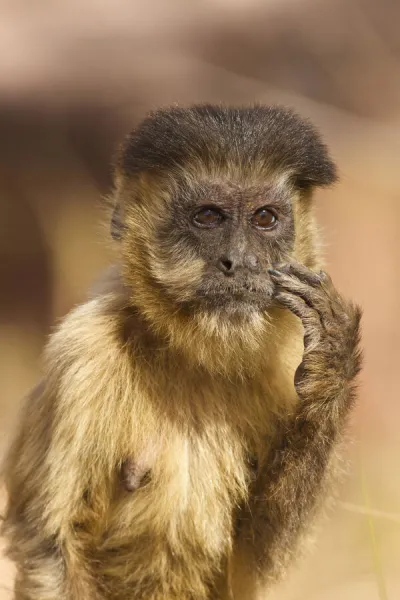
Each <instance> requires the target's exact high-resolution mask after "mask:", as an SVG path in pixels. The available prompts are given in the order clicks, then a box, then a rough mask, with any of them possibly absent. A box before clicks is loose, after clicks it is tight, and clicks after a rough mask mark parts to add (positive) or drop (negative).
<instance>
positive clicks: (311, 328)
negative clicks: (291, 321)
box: [274, 291, 321, 350]
mask: <svg viewBox="0 0 400 600" xmlns="http://www.w3.org/2000/svg"><path fill="white" fill-rule="evenodd" d="M274 299H275V300H276V301H277V302H279V304H281V305H282V306H284V307H285V308H287V309H289V310H290V311H291V312H292V313H293V314H294V315H296V317H298V318H299V319H300V320H301V322H302V324H303V328H304V348H305V349H306V350H308V349H310V348H314V347H315V346H316V345H317V344H318V343H319V341H320V339H321V321H320V319H319V317H318V313H317V312H316V311H315V310H313V309H312V308H310V307H309V306H307V304H306V303H305V302H304V301H303V300H302V299H301V298H299V297H297V296H294V295H292V294H289V293H286V292H282V291H278V292H276V294H275V295H274Z"/></svg>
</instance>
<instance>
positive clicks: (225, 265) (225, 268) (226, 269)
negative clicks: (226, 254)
mask: <svg viewBox="0 0 400 600" xmlns="http://www.w3.org/2000/svg"><path fill="white" fill-rule="evenodd" d="M218 267H219V269H220V270H221V271H222V272H223V273H233V261H231V260H229V258H220V259H219V261H218Z"/></svg>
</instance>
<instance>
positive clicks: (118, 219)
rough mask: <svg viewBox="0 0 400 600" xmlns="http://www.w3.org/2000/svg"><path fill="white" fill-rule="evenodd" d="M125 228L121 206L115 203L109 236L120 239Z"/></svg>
mask: <svg viewBox="0 0 400 600" xmlns="http://www.w3.org/2000/svg"><path fill="white" fill-rule="evenodd" d="M124 229H125V226H124V224H123V221H122V214H121V207H120V205H119V204H118V203H117V204H116V205H115V208H114V212H113V214H112V217H111V227H110V231H111V237H112V238H113V240H120V239H121V237H122V232H123V230H124Z"/></svg>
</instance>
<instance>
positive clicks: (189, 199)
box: [158, 178, 294, 314]
mask: <svg viewBox="0 0 400 600" xmlns="http://www.w3.org/2000/svg"><path fill="white" fill-rule="evenodd" d="M292 194H293V191H292V190H291V189H290V187H289V186H288V185H285V183H284V179H283V178H282V179H281V181H278V182H274V183H270V184H268V183H267V182H261V183H260V184H259V185H257V186H254V185H252V186H245V185H243V184H235V183H232V182H229V181H219V182H212V181H208V182H203V183H202V184H199V183H197V185H196V187H194V188H190V187H188V186H186V187H185V186H181V187H180V189H179V193H178V195H177V197H176V198H175V199H174V210H172V211H171V217H172V218H171V219H170V220H169V221H168V223H167V224H165V225H164V227H163V228H162V231H161V232H160V233H159V239H158V243H159V244H160V245H162V246H163V247H172V248H173V247H175V248H177V247H179V250H180V252H181V253H183V252H186V254H187V255H190V256H192V257H193V259H194V260H196V259H197V260H198V259H200V260H201V263H202V276H201V279H200V281H199V283H198V284H197V285H196V286H195V288H194V289H193V291H192V293H191V298H190V299H189V300H187V301H186V305H187V306H192V307H195V305H201V307H202V308H203V309H205V310H209V311H214V312H215V311H222V310H223V311H224V312H225V313H235V314H238V313H243V314H247V313H249V312H253V311H256V310H257V311H260V310H265V309H267V308H268V307H269V306H270V305H271V302H272V294H273V283H272V280H271V277H270V275H269V273H268V268H271V267H272V266H273V265H274V264H276V263H278V262H283V261H284V260H285V258H287V257H288V254H289V253H290V250H291V249H292V247H293V243H294V222H293V210H292V197H291V196H292Z"/></svg>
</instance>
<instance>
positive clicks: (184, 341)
mask: <svg viewBox="0 0 400 600" xmlns="http://www.w3.org/2000/svg"><path fill="white" fill-rule="evenodd" d="M334 180H335V168H334V165H333V163H332V162H331V160H330V158H329V156H328V153H327V150H326V147H325V146H324V145H323V143H322V142H321V140H320V138H319V135H318V134H317V132H316V131H315V129H314V128H313V127H312V126H311V125H310V124H309V123H308V122H305V121H304V120H302V119H300V118H299V117H298V116H297V115H296V114H295V113H293V112H291V111H288V110H286V109H281V108H278V107H272V108H271V107H262V106H258V107H253V108H242V109H229V108H221V107H211V106H201V107H193V108H191V109H180V108H179V109H178V108H174V109H170V110H165V111H158V112H156V113H155V114H153V115H150V117H149V118H148V119H146V120H145V121H144V123H143V124H142V125H141V126H140V127H139V128H138V130H137V131H135V132H134V133H133V134H131V135H130V136H129V137H128V138H127V140H126V143H125V144H124V146H123V148H122V150H121V155H120V159H119V160H118V166H117V170H116V180H115V181H116V188H115V194H114V202H115V213H114V218H113V226H112V234H113V237H114V238H115V239H117V240H119V241H118V252H119V261H118V264H117V265H116V266H115V268H114V269H113V271H112V272H109V273H108V274H107V277H106V280H105V281H104V282H103V283H100V284H99V285H98V286H97V287H96V289H95V290H94V295H93V297H92V298H91V299H90V300H89V301H88V302H86V303H85V304H83V305H82V306H80V307H78V308H76V309H75V310H73V311H72V312H71V313H70V314H69V315H68V316H67V317H66V318H65V320H64V321H63V323H62V324H61V325H60V326H59V328H58V329H57V331H56V332H55V333H54V334H53V335H52V337H51V339H50V342H49V344H48V347H47V349H46V354H45V377H44V381H43V383H42V384H41V385H40V386H39V387H38V388H37V389H36V390H35V391H34V392H33V393H32V394H31V396H30V397H29V399H28V401H27V404H26V407H25V409H24V412H23V416H22V419H21V426H20V431H19V433H18V435H17V437H16V441H15V443H14V446H13V448H12V449H11V452H10V455H9V458H8V462H7V465H6V485H7V490H8V494H9V504H8V511H7V518H6V521H5V524H4V528H3V529H4V532H5V534H6V536H7V539H8V543H9V555H10V556H11V557H12V558H13V559H14V560H15V561H16V564H17V568H18V576H17V583H16V588H15V599H16V600H78V599H79V600H82V599H85V600H86V599H87V600H117V599H118V600H139V599H140V600H161V599H167V600H217V599H220V600H222V599H224V600H227V599H228V598H230V599H232V598H235V599H238V600H245V599H246V600H256V599H257V598H259V597H261V596H260V595H261V594H263V591H265V588H266V586H268V584H269V582H270V581H272V580H275V579H277V578H278V577H279V576H281V575H282V574H283V573H284V571H285V569H286V566H287V564H288V563H289V562H290V561H291V560H292V559H293V558H294V557H295V556H296V554H297V549H298V546H299V540H300V539H301V534H302V533H304V532H305V531H307V530H308V528H309V525H310V522H311V519H312V517H313V515H314V514H315V512H316V509H317V507H318V505H319V503H320V499H321V498H322V497H323V489H324V483H325V481H326V479H327V476H328V473H329V471H330V465H331V463H332V460H333V457H334V455H335V451H336V448H337V444H338V441H339V439H340V437H341V434H342V432H343V430H344V428H345V425H346V421H347V417H348V414H349V412H350V409H351V407H352V405H353V400H354V379H355V376H356V374H357V372H358V370H359V368H360V354H359V350H358V346H359V319H360V311H359V309H358V308H357V307H355V306H354V305H353V304H351V303H349V302H347V301H346V300H344V299H343V298H342V297H341V296H340V295H339V294H338V293H337V291H336V290H335V288H334V286H333V284H332V282H331V281H330V279H329V277H328V276H327V275H326V274H325V273H323V272H320V270H319V269H320V266H321V260H320V257H319V251H318V236H317V229H316V226H315V222H314V218H313V214H312V190H313V188H314V187H315V186H321V185H329V184H331V183H333V181H334ZM209 204H212V205H213V207H214V208H213V210H216V211H217V213H218V214H220V215H222V216H221V221H220V222H219V221H218V226H216V227H213V228H209V229H207V230H204V231H203V230H201V228H200V229H199V228H198V227H197V226H196V225H195V224H194V221H193V219H194V217H193V215H194V214H196V211H197V210H198V208H199V207H202V206H204V205H209ZM265 205H267V206H268V210H270V211H272V212H273V213H274V214H275V215H276V216H277V221H276V223H275V225H276V226H274V227H272V228H271V229H268V230H260V229H257V227H254V225H253V217H254V215H255V214H256V213H257V211H258V210H259V209H260V207H262V206H265ZM226 264H228V265H229V268H228V271H226ZM303 337H304V345H303Z"/></svg>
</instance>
